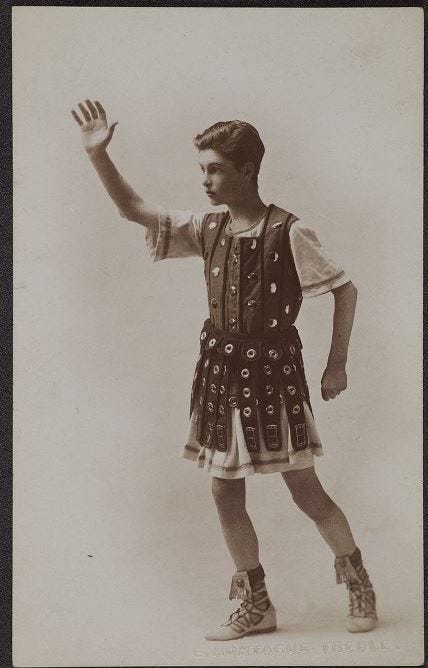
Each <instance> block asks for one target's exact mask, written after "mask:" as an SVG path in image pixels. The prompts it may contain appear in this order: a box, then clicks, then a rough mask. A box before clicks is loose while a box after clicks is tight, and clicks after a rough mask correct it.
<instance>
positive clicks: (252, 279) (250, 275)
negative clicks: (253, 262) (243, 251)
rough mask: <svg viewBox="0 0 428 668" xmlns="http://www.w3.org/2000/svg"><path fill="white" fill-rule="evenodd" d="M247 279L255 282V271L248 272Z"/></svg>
mask: <svg viewBox="0 0 428 668" xmlns="http://www.w3.org/2000/svg"><path fill="white" fill-rule="evenodd" d="M247 278H249V280H250V281H256V280H257V272H256V271H250V273H249V274H248V276H247Z"/></svg>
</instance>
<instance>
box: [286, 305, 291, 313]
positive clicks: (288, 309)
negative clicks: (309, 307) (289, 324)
mask: <svg viewBox="0 0 428 668" xmlns="http://www.w3.org/2000/svg"><path fill="white" fill-rule="evenodd" d="M285 312H286V314H287V315H288V314H289V313H290V304H287V305H286V307H285Z"/></svg>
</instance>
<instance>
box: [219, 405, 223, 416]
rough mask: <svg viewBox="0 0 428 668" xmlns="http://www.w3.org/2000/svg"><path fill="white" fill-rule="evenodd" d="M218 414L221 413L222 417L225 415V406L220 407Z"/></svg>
mask: <svg viewBox="0 0 428 668" xmlns="http://www.w3.org/2000/svg"><path fill="white" fill-rule="evenodd" d="M218 412H219V413H220V415H224V406H219V407H218Z"/></svg>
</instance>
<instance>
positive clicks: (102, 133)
mask: <svg viewBox="0 0 428 668" xmlns="http://www.w3.org/2000/svg"><path fill="white" fill-rule="evenodd" d="M85 102H86V107H85V105H84V104H82V103H81V102H79V108H80V111H81V113H82V116H83V118H84V120H83V121H82V119H81V118H80V116H79V114H78V113H77V112H76V111H74V109H72V111H71V113H72V116H73V118H74V119H75V120H76V121H77V123H78V124H79V125H80V129H81V132H82V141H83V146H84V147H85V150H86V151H87V152H88V153H96V152H98V151H103V150H105V149H106V147H107V146H108V144H109V142H110V140H111V138H112V136H113V132H114V128H115V126H116V125H117V123H113V124H112V125H111V126H110V127H109V126H108V124H107V117H106V112H105V111H104V108H103V106H102V104H101V103H100V102H98V101H95V102H94V103H92V102H91V101H90V100H85Z"/></svg>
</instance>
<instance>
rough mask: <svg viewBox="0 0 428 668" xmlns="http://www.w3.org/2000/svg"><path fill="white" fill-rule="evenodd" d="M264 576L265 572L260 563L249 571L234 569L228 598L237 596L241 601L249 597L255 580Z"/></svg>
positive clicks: (259, 579)
mask: <svg viewBox="0 0 428 668" xmlns="http://www.w3.org/2000/svg"><path fill="white" fill-rule="evenodd" d="M264 577H265V572H264V570H263V566H262V565H261V564H259V565H258V566H257V567H256V568H252V569H251V570H249V571H236V573H235V574H234V575H233V576H232V584H231V586H230V592H229V599H233V598H239V599H241V600H243V601H245V600H246V599H251V598H252V594H253V587H254V585H255V584H256V582H260V581H261V580H263V579H264Z"/></svg>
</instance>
